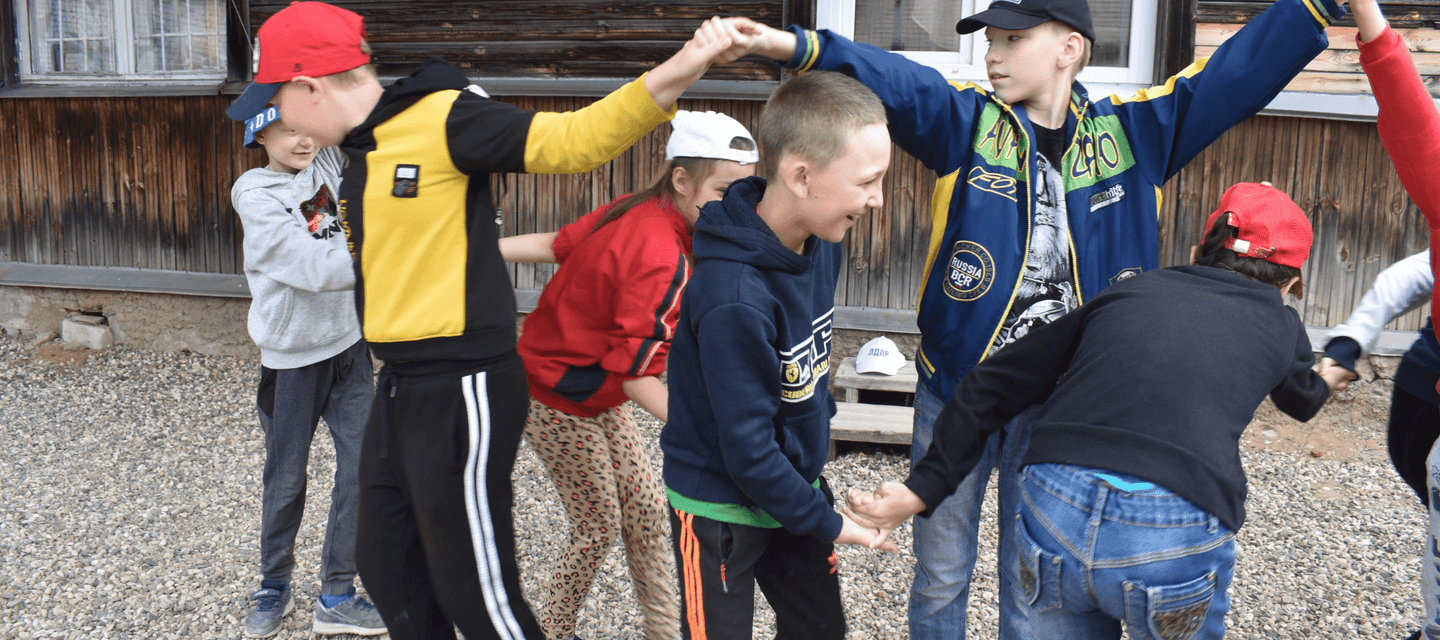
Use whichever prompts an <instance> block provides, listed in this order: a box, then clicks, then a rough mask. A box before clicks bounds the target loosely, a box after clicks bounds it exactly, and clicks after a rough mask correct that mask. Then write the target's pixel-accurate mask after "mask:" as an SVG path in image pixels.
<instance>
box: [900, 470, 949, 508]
mask: <svg viewBox="0 0 1440 640" xmlns="http://www.w3.org/2000/svg"><path fill="white" fill-rule="evenodd" d="M904 484H905V488H907V489H909V490H910V492H911V493H914V494H915V497H917V498H920V501H921V502H924V503H925V510H924V511H921V512H920V514H919V515H922V516H926V517H929V516H930V513H931V512H932V511H934V510H935V507H936V506H937V505H939V504H940V501H941V500H944V499H945V496H946V493H947V492H946V491H945V490H944V488H943V481H942V480H941V479H939V478H936V477H934V476H933V475H932V474H929V473H927V472H926V470H925V469H923V468H918V467H917V468H916V469H915V470H914V471H912V472H910V477H909V478H906V479H905V482H904Z"/></svg>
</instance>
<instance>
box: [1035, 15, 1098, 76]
mask: <svg viewBox="0 0 1440 640" xmlns="http://www.w3.org/2000/svg"><path fill="white" fill-rule="evenodd" d="M1045 24H1048V25H1050V26H1051V28H1052V29H1055V31H1056V33H1058V34H1060V35H1061V36H1062V37H1063V36H1068V35H1070V34H1072V33H1077V34H1080V41H1081V42H1083V43H1084V44H1083V45H1082V47H1081V50H1080V60H1079V61H1077V62H1076V63H1075V75H1077V76H1078V75H1080V72H1081V71H1084V70H1085V66H1086V65H1088V64H1090V47H1091V46H1093V45H1094V43H1092V42H1090V39H1089V38H1087V37H1085V34H1083V33H1080V31H1079V30H1077V29H1076V28H1075V27H1072V26H1070V25H1068V24H1065V23H1064V22H1061V21H1059V20H1050V21H1048V22H1046V23H1045Z"/></svg>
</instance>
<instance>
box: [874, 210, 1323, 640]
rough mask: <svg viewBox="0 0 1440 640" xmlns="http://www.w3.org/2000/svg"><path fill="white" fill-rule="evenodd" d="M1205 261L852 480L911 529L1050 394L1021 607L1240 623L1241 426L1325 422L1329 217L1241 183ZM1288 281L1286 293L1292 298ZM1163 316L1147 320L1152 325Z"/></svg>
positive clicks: (1040, 633)
mask: <svg viewBox="0 0 1440 640" xmlns="http://www.w3.org/2000/svg"><path fill="white" fill-rule="evenodd" d="M1206 228H1207V229H1208V230H1209V231H1208V233H1207V234H1206V236H1205V239H1204V241H1203V243H1202V245H1201V246H1200V247H1199V250H1198V254H1199V255H1198V257H1197V258H1196V260H1195V264H1193V265H1190V266H1183V267H1171V268H1168V269H1161V270H1156V271H1151V272H1148V273H1144V274H1141V275H1139V276H1136V277H1134V278H1130V279H1127V280H1126V281H1125V282H1122V283H1118V284H1116V285H1115V286H1113V287H1111V288H1109V289H1107V290H1106V291H1105V292H1104V293H1102V294H1100V295H1099V296H1096V297H1095V299H1094V300H1091V301H1090V302H1088V303H1086V304H1085V305H1084V306H1082V307H1080V309H1078V310H1077V311H1075V312H1073V313H1070V314H1067V315H1065V316H1064V317H1062V318H1060V319H1058V320H1056V321H1055V322H1053V323H1050V324H1048V325H1046V326H1043V327H1040V328H1037V329H1036V330H1035V331H1034V332H1033V333H1032V334H1031V335H1030V336H1029V337H1027V338H1025V339H1024V340H1021V341H1020V342H1017V343H1015V344H1014V345H1013V346H1011V347H1010V348H1007V349H1006V350H1004V351H1002V352H1001V353H1000V354H999V355H997V356H995V357H994V358H990V359H987V360H986V361H985V362H982V363H980V364H979V365H977V366H976V367H975V368H973V369H971V370H970V373H969V374H968V375H966V376H965V378H964V379H962V380H961V381H960V384H959V385H958V386H957V387H956V389H955V396H954V397H953V398H952V399H951V400H950V403H949V404H947V405H945V409H944V410H943V411H942V412H941V413H940V418H939V420H938V421H937V422H936V425H935V441H934V443H933V444H931V445H930V449H929V451H928V452H927V453H926V454H925V456H924V458H923V459H921V460H920V461H919V462H918V463H917V464H916V465H915V468H914V470H913V471H911V473H910V477H909V479H907V480H906V481H905V482H904V483H903V484H902V483H899V482H887V483H885V484H883V485H881V486H880V488H879V489H878V490H877V491H876V492H875V493H873V494H865V493H861V492H859V491H852V492H851V495H850V504H851V505H852V508H853V509H854V512H855V514H856V521H857V522H860V523H862V524H870V525H872V526H876V527H881V528H883V529H891V528H893V527H895V526H896V525H897V524H899V523H900V522H902V521H903V520H904V519H905V518H907V517H909V516H911V515H913V514H915V513H919V512H922V511H924V510H926V509H927V508H928V506H929V505H936V504H941V503H942V499H943V498H944V497H945V495H946V494H948V493H950V492H951V491H953V490H954V489H955V487H956V486H957V485H959V484H960V482H961V479H962V478H964V477H965V475H966V474H967V473H968V472H969V471H970V470H971V469H973V468H974V466H975V464H976V463H977V462H978V461H979V459H980V456H981V455H982V453H983V451H984V448H985V445H984V441H985V439H986V437H987V436H988V435H989V434H991V433H993V432H994V431H995V430H997V429H999V428H1000V427H1001V426H1002V425H1004V424H1005V423H1007V422H1009V421H1010V420H1011V419H1012V418H1013V417H1014V416H1015V415H1017V414H1019V413H1021V412H1022V411H1026V410H1027V408H1028V407H1031V406H1032V405H1042V406H1040V407H1039V408H1038V411H1036V412H1035V414H1034V419H1033V424H1034V425H1035V429H1034V435H1033V436H1032V437H1031V439H1030V442H1029V446H1028V447H1027V450H1025V451H1024V452H1023V453H1024V458H1023V460H1022V461H1021V469H1020V493H1021V501H1020V506H1019V516H1018V517H1017V518H1014V519H1009V520H1006V521H1005V522H1003V523H1002V526H1005V527H1007V528H1010V529H1013V532H1014V535H1015V538H1016V539H1017V540H1018V542H1019V558H1020V575H1021V587H1022V595H1023V596H1024V600H1023V601H1022V603H1021V606H1022V608H1023V609H1024V613H1025V615H1026V616H1027V617H1028V618H1029V620H1030V623H1031V632H1032V637H1034V638H1041V639H1049V638H1054V639H1057V640H1109V639H1114V640H1118V639H1119V638H1120V635H1121V626H1122V623H1123V625H1124V626H1125V627H1127V628H1128V629H1129V630H1130V635H1131V636H1132V637H1137V638H1149V637H1158V638H1188V639H1192V640H1202V639H1217V638H1221V637H1223V636H1224V635H1225V612H1226V611H1228V610H1229V608H1230V599H1229V595H1228V589H1229V585H1230V580H1231V578H1232V577H1233V575H1234V571H1235V539H1234V538H1235V532H1236V531H1238V530H1239V529H1240V526H1241V525H1242V524H1243V523H1244V521H1245V495H1246V488H1245V471H1244V469H1243V468H1242V467H1241V465H1240V447H1239V443H1240V434H1241V433H1242V432H1244V431H1245V427H1246V425H1248V424H1249V423H1250V420H1251V419H1252V418H1253V417H1254V414H1255V409H1256V408H1257V407H1259V405H1260V402H1261V401H1262V400H1264V399H1265V397H1266V396H1267V395H1268V396H1269V397H1270V398H1271V399H1272V400H1274V401H1275V406H1276V408H1278V409H1280V410H1281V411H1283V412H1284V413H1286V414H1287V415H1289V416H1291V417H1293V418H1295V419H1297V420H1302V421H1303V420H1309V419H1310V418H1311V417H1313V416H1314V415H1315V414H1316V413H1317V412H1318V411H1319V410H1320V407H1322V406H1323V405H1324V404H1325V400H1326V398H1328V397H1329V394H1330V390H1329V388H1327V386H1330V385H1333V384H1337V383H1338V382H1339V377H1338V376H1337V377H1336V378H1335V379H1333V380H1322V378H1321V376H1320V375H1319V374H1317V373H1316V372H1315V371H1313V370H1312V369H1311V367H1312V366H1314V364H1315V356H1314V354H1313V353H1312V352H1311V347H1310V339H1309V337H1308V336H1307V335H1306V333H1305V327H1304V325H1303V324H1302V323H1301V322H1300V316H1299V314H1297V313H1296V312H1295V310H1294V309H1291V308H1290V307H1287V306H1285V296H1286V295H1287V294H1294V295H1295V296H1296V297H1299V296H1300V295H1301V294H1302V293H1303V289H1302V285H1301V280H1300V268H1301V266H1302V265H1303V264H1304V263H1305V258H1306V257H1307V256H1308V255H1309V254H1310V243H1311V237H1312V236H1311V231H1310V223H1309V222H1308V221H1307V220H1306V219H1305V214H1304V213H1303V212H1301V211H1300V208H1299V207H1297V206H1295V203H1294V202H1292V201H1291V200H1290V198H1289V197H1287V196H1286V195H1285V194H1284V193H1281V192H1280V191H1278V190H1276V189H1274V188H1271V187H1270V186H1268V185H1266V184H1250V183H1242V184H1237V185H1235V186H1233V187H1231V188H1230V189H1229V190H1228V191H1226V192H1225V195H1224V197H1222V198H1221V199H1220V206H1219V208H1218V209H1216V211H1215V212H1214V213H1212V214H1211V215H1210V219H1209V221H1208V222H1207V225H1206ZM1277 290H1278V293H1279V295H1276V293H1277ZM1142 327H1143V329H1144V330H1143V331H1137V329H1139V328H1142Z"/></svg>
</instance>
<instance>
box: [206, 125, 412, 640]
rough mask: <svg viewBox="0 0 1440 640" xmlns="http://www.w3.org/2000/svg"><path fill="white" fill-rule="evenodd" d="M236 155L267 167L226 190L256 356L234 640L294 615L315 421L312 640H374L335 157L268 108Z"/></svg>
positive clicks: (364, 390)
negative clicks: (249, 506) (316, 539)
mask: <svg viewBox="0 0 1440 640" xmlns="http://www.w3.org/2000/svg"><path fill="white" fill-rule="evenodd" d="M245 147H246V148H249V149H259V148H261V147H264V148H265V155H266V157H267V159H268V162H267V163H266V165H265V166H263V167H256V168H254V169H251V170H249V171H246V172H245V174H244V175H242V176H240V179H239V180H236V181H235V185H234V186H233V187H232V188H231V190H230V198H231V200H232V202H233V203H234V205H235V211H237V212H238V213H239V214H240V221H241V222H242V223H244V225H245V279H246V280H247V281H248V282H249V283H250V295H251V297H252V298H253V300H252V301H251V303H250V316H249V322H248V325H249V329H250V337H251V338H252V339H254V340H255V344H256V345H258V346H259V347H260V382H259V389H258V390H257V391H256V393H255V396H256V398H255V400H256V402H255V404H256V408H257V409H258V413H259V415H260V426H261V428H262V429H263V430H264V432H265V474H264V477H263V483H264V495H263V499H262V500H261V514H260V577H261V581H260V589H259V590H257V591H256V592H255V593H253V594H251V595H250V599H251V600H252V601H254V603H255V607H254V609H252V610H251V612H250V615H249V616H248V617H247V618H246V619H245V637H247V638H268V637H270V636H273V635H275V634H276V633H279V632H280V627H281V626H282V623H283V622H284V619H285V616H286V615H288V614H289V613H290V611H291V610H293V609H294V608H295V601H294V599H293V596H294V594H293V592H292V590H291V586H290V577H291V573H292V572H293V571H294V569H295V535H296V533H297V532H298V531H299V530H300V519H301V516H302V515H303V514H304V512H305V485H306V478H307V476H308V472H307V470H306V467H307V466H308V463H309V460H310V442H311V441H312V440H314V439H315V428H316V426H318V424H319V421H320V418H321V417H324V418H325V426H326V427H327V428H328V429H329V431H330V437H331V439H333V440H334V441H335V486H334V489H332V490H331V493H330V516H329V519H328V520H327V521H326V523H325V546H324V549H322V551H321V569H322V571H321V573H322V576H321V577H322V581H321V585H320V597H319V598H318V599H317V601H316V603H315V623H314V627H313V630H314V632H315V633H318V634H339V633H353V634H360V635H378V634H381V633H385V623H384V622H383V621H381V619H380V614H379V613H378V612H377V611H376V610H375V606H374V605H372V604H370V603H369V602H368V601H366V600H365V599H364V598H362V597H360V596H357V595H355V585H354V581H355V537H356V536H355V525H356V511H357V505H358V499H357V496H356V493H357V492H358V490H359V487H358V486H357V485H356V482H355V477H356V474H357V473H359V470H360V440H361V438H362V437H364V435H365V417H366V416H367V415H369V413H370V402H371V401H372V399H373V398H374V395H375V391H374V389H375V381H374V372H373V370H372V368H371V364H370V354H369V352H367V351H366V349H365V341H364V340H363V339H361V337H360V322H359V321H358V320H357V319H356V317H355V294H354V292H353V291H354V289H355V271H354V270H353V269H351V267H350V252H349V251H348V250H347V249H346V248H345V231H344V229H342V228H341V226H340V219H339V217H338V216H337V215H336V214H337V213H338V212H339V202H338V201H337V199H336V194H337V193H339V191H340V171H341V170H342V168H343V167H344V166H345V156H343V155H341V154H340V150H339V149H336V148H334V147H328V148H324V149H321V148H319V147H318V146H317V145H316V144H315V141H314V140H311V139H310V137H309V136H306V135H303V134H301V133H299V132H297V131H295V130H294V129H292V128H290V126H289V125H288V124H286V123H285V122H284V121H283V120H281V119H280V111H279V110H278V109H276V108H275V107H270V108H268V109H265V110H264V111H261V112H260V113H258V114H256V115H255V117H253V118H250V119H248V120H246V121H245Z"/></svg>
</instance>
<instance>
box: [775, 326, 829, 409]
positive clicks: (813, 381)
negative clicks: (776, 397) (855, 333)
mask: <svg viewBox="0 0 1440 640" xmlns="http://www.w3.org/2000/svg"><path fill="white" fill-rule="evenodd" d="M834 316H835V309H834V308H831V309H830V310H829V311H826V312H825V315H822V316H820V317H819V318H816V319H815V321H814V322H812V323H811V324H810V335H809V336H806V337H805V339H804V340H801V341H800V342H799V343H798V344H796V345H795V346H793V347H791V348H790V349H789V350H785V351H781V352H780V399H781V400H783V401H785V402H804V401H805V400H808V399H809V398H810V397H811V396H814V395H815V386H816V385H817V384H823V380H824V379H825V374H827V373H829V372H830V333H831V330H830V324H831V321H832V320H833V318H834Z"/></svg>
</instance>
